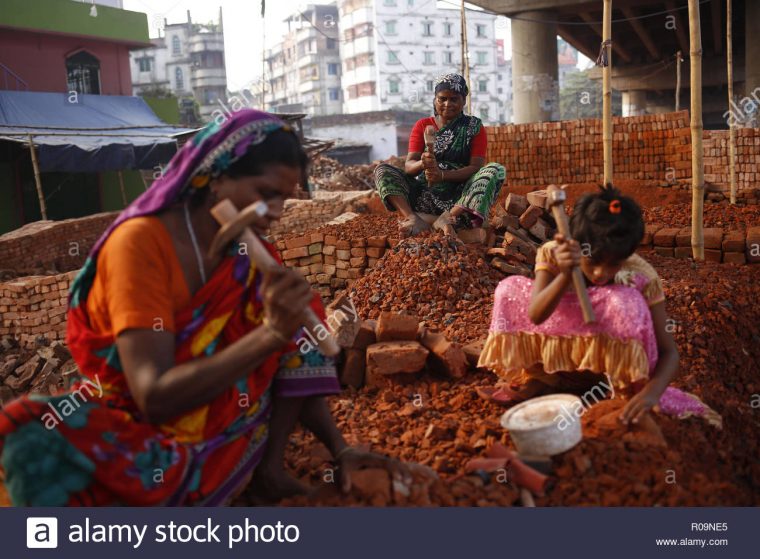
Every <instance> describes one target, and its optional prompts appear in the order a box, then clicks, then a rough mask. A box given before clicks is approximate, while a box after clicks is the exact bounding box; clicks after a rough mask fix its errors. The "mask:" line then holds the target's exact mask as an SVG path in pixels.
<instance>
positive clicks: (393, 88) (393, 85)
mask: <svg viewBox="0 0 760 559" xmlns="http://www.w3.org/2000/svg"><path fill="white" fill-rule="evenodd" d="M388 93H400V89H399V82H398V80H390V81H389V82H388Z"/></svg>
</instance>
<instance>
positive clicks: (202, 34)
mask: <svg viewBox="0 0 760 559" xmlns="http://www.w3.org/2000/svg"><path fill="white" fill-rule="evenodd" d="M151 42H152V43H153V46H152V47H150V48H146V49H142V50H139V51H134V52H132V53H130V63H131V66H132V85H133V90H134V94H135V95H143V94H145V95H147V94H155V93H156V92H157V91H161V90H164V91H167V92H171V93H172V94H174V95H175V96H176V97H177V98H178V99H179V103H180V108H181V109H182V113H183V115H185V116H184V120H185V121H189V120H190V118H189V115H187V113H188V107H189V108H190V111H191V112H192V106H193V104H195V105H197V108H198V116H199V117H200V118H201V120H204V121H205V120H209V119H210V118H211V114H212V113H213V112H214V111H215V110H218V109H219V101H222V102H223V101H224V100H225V98H226V95H227V71H226V69H225V64H224V28H223V23H222V9H221V8H219V23H216V24H198V23H193V21H192V18H191V16H190V11H189V10H188V12H187V22H185V23H172V24H170V23H168V22H166V20H164V36H163V37H160V38H157V39H151ZM188 123H189V122H188Z"/></svg>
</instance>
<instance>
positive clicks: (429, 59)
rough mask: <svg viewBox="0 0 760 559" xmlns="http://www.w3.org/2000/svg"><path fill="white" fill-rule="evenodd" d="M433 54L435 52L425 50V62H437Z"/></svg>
mask: <svg viewBox="0 0 760 559" xmlns="http://www.w3.org/2000/svg"><path fill="white" fill-rule="evenodd" d="M433 54H434V53H433V52H431V51H429V50H426V51H425V64H435V58H434V56H433Z"/></svg>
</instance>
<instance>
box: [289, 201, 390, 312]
mask: <svg viewBox="0 0 760 559" xmlns="http://www.w3.org/2000/svg"><path fill="white" fill-rule="evenodd" d="M388 233H391V234H393V235H396V236H397V235H398V225H397V220H396V218H394V217H393V216H390V215H363V216H362V217H361V218H360V219H351V220H349V221H346V222H344V223H342V224H339V225H337V224H336V225H326V226H325V227H323V228H320V229H317V230H316V231H313V232H311V233H306V234H301V235H295V236H290V237H288V238H286V239H284V240H281V241H277V243H276V245H275V246H276V247H277V249H278V250H279V251H280V256H281V257H282V260H283V262H284V263H285V265H286V266H289V267H291V268H295V269H296V270H297V271H299V272H300V273H301V274H302V275H303V276H304V277H305V278H306V279H307V281H308V282H309V283H311V284H312V286H313V287H314V289H315V290H316V291H317V293H319V294H320V295H321V296H322V297H323V298H325V299H328V300H329V299H331V298H332V296H333V294H334V293H335V292H336V291H337V290H340V289H344V288H346V287H347V286H348V285H349V284H350V282H352V281H354V280H356V279H358V278H360V277H361V276H362V275H363V274H364V272H365V271H366V270H367V269H368V268H371V267H373V266H374V265H375V264H376V263H377V262H378V260H380V258H382V257H383V255H384V254H385V251H386V250H387V249H388V248H390V247H391V246H393V245H394V244H396V243H398V238H396V237H390V236H388Z"/></svg>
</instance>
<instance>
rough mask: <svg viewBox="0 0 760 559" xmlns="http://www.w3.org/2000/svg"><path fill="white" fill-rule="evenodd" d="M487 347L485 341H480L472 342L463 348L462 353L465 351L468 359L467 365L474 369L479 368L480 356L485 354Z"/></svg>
mask: <svg viewBox="0 0 760 559" xmlns="http://www.w3.org/2000/svg"><path fill="white" fill-rule="evenodd" d="M485 345H486V341H485V340H478V341H477V342H472V343H471V344H467V345H466V346H464V347H463V348H462V351H464V355H465V357H466V358H467V363H468V364H469V365H470V367H472V368H473V369H474V368H476V367H477V366H478V360H480V354H481V353H483V348H484V347H485Z"/></svg>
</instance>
